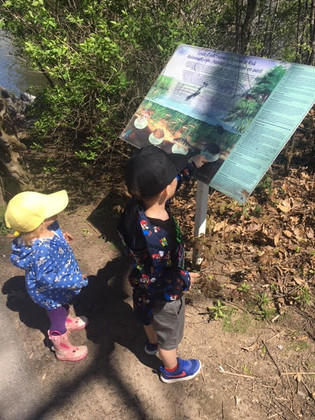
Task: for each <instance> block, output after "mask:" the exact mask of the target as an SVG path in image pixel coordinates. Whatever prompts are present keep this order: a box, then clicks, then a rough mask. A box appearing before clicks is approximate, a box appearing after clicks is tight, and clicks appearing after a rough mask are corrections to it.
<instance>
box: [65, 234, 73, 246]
mask: <svg viewBox="0 0 315 420" xmlns="http://www.w3.org/2000/svg"><path fill="white" fill-rule="evenodd" d="M63 236H64V238H65V240H66V241H67V242H68V243H69V242H72V241H73V236H72V235H70V233H68V232H65V233H64V234H63Z"/></svg>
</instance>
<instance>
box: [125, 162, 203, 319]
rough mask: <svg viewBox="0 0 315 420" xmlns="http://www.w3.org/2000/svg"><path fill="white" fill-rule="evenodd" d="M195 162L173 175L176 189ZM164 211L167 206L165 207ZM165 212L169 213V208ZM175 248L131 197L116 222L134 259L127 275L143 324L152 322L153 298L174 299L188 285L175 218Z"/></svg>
mask: <svg viewBox="0 0 315 420" xmlns="http://www.w3.org/2000/svg"><path fill="white" fill-rule="evenodd" d="M194 169H195V164H194V163H193V162H189V163H188V165H187V166H186V168H185V169H184V170H183V171H182V172H181V173H180V174H179V175H178V176H177V179H178V184H177V189H178V188H179V187H180V185H181V183H182V181H183V180H189V179H190V178H191V175H192V173H193V171H194ZM167 210H168V209H167ZM168 213H169V215H170V217H173V216H171V214H170V212H169V210H168ZM173 220H174V223H175V228H176V247H175V251H174V250H173V252H171V251H172V250H171V249H170V246H169V241H168V235H169V233H168V232H167V231H165V230H164V229H162V228H161V227H159V226H155V225H154V224H152V223H151V222H150V220H149V219H148V217H147V216H146V215H145V212H144V209H143V207H142V203H141V201H139V200H138V199H136V198H134V197H133V198H132V199H131V200H129V202H128V203H127V206H126V208H125V210H124V212H123V214H122V217H121V219H120V222H119V224H118V233H119V234H120V237H121V239H122V241H123V244H124V246H125V248H126V251H127V252H128V254H129V255H131V256H132V257H133V259H134V264H133V267H132V269H131V272H130V275H129V281H130V283H131V286H132V287H133V304H134V312H135V313H136V315H137V316H138V318H139V319H140V320H141V321H142V323H143V324H146V325H149V324H151V323H152V314H153V306H154V303H155V300H156V299H158V300H165V301H172V300H177V299H178V298H179V297H180V296H181V295H182V293H183V291H186V290H188V289H189V287H190V276H189V273H188V271H186V270H185V262H184V244H183V242H182V238H181V233H180V229H179V227H178V225H177V223H176V221H175V219H173Z"/></svg>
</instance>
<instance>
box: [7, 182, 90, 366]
mask: <svg viewBox="0 0 315 420" xmlns="http://www.w3.org/2000/svg"><path fill="white" fill-rule="evenodd" d="M67 205H68V195H67V192H66V191H65V190H62V191H58V192H55V193H53V194H41V193H37V192H33V191H25V192H22V193H19V194H17V195H16V196H14V197H13V198H12V199H11V200H10V201H9V203H8V207H7V209H6V213H5V222H6V225H7V226H8V227H10V228H12V229H14V230H16V231H18V233H19V235H18V237H17V238H15V240H14V241H13V243H12V254H11V257H10V260H11V262H12V263H13V264H14V265H16V266H17V267H19V268H21V269H22V270H25V282H26V288H27V291H28V294H29V295H30V297H31V299H32V300H33V301H34V302H35V303H37V304H38V305H40V306H41V307H42V308H44V309H45V310H46V314H47V315H48V318H49V320H50V328H49V330H48V337H49V339H50V340H51V341H52V343H53V346H54V347H53V349H54V351H55V354H56V357H57V359H58V360H63V361H64V360H68V361H72V362H77V361H79V360H82V359H84V358H85V357H86V356H87V354H88V349H87V347H86V346H79V347H77V346H73V345H72V344H71V343H70V341H69V332H70V331H73V330H80V329H82V328H85V326H86V325H87V323H88V320H87V318H86V317H72V316H70V315H69V304H70V303H71V301H72V300H73V298H74V297H75V296H76V295H77V294H78V293H79V292H80V290H81V288H82V287H84V286H86V285H87V283H88V280H87V278H85V277H84V276H83V275H82V273H81V271H80V268H79V266H78V263H77V261H76V259H75V257H74V255H73V252H72V249H71V247H70V246H69V245H68V242H69V241H71V240H72V239H73V238H72V237H71V235H69V234H67V233H65V234H64V235H63V233H62V232H61V229H60V228H59V225H58V222H57V214H58V213H60V212H61V211H62V210H64V209H65V208H66V207H67Z"/></svg>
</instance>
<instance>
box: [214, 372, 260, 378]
mask: <svg viewBox="0 0 315 420" xmlns="http://www.w3.org/2000/svg"><path fill="white" fill-rule="evenodd" d="M220 373H224V374H225V375H232V376H239V377H241V378H247V379H258V377H257V376H250V375H243V374H242V373H234V372H229V371H228V370H220Z"/></svg>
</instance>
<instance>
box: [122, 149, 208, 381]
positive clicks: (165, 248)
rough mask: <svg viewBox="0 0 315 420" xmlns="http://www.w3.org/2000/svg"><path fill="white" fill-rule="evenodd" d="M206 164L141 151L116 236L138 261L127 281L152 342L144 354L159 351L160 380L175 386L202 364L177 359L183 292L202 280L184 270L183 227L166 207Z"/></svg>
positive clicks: (129, 168)
mask: <svg viewBox="0 0 315 420" xmlns="http://www.w3.org/2000/svg"><path fill="white" fill-rule="evenodd" d="M205 162H206V160H205V158H204V157H203V156H201V155H198V156H194V157H193V158H192V159H191V161H189V162H188V158H187V157H186V156H184V155H180V154H168V153H166V152H165V151H164V150H162V149H159V148H157V147H155V146H147V147H144V148H142V149H140V150H138V151H137V152H136V153H135V154H134V155H133V156H132V157H131V159H130V160H129V161H128V162H127V165H126V168H125V182H126V185H127V188H128V190H129V192H130V194H131V195H132V198H131V200H130V201H129V202H128V204H127V206H126V208H125V210H124V213H123V215H122V217H121V220H120V222H119V226H118V232H119V233H120V236H121V238H122V240H123V242H124V244H125V245H126V247H127V249H128V250H129V252H130V254H131V256H132V257H133V258H134V265H133V268H132V270H131V273H130V276H129V280H130V283H131V285H132V287H133V304H134V311H135V313H136V315H137V316H138V318H139V319H140V320H141V322H142V323H143V326H144V330H145V333H146V335H147V338H148V342H147V343H146V345H145V352H146V353H147V354H150V355H154V354H156V353H157V352H158V351H159V353H160V356H161V358H162V360H163V364H164V367H161V368H160V370H161V380H162V381H163V382H165V383H172V382H177V381H183V380H188V379H192V378H194V377H195V376H196V375H197V374H198V373H199V371H200V369H201V363H200V361H199V360H182V359H180V358H178V357H177V346H178V345H179V343H180V342H181V340H182V337H183V331H184V319H185V299H184V296H183V292H185V291H187V290H189V289H190V286H191V284H192V283H193V282H194V280H195V279H196V278H197V277H198V276H199V275H198V274H196V273H188V272H187V271H186V270H185V268H184V246H183V242H182V239H181V234H180V229H179V227H178V225H177V224H176V221H175V220H174V218H173V217H172V216H171V213H170V211H169V209H168V200H169V199H170V198H172V197H173V195H174V194H175V192H176V190H177V189H178V188H179V186H180V184H181V182H182V180H184V179H189V178H190V177H191V175H192V172H193V170H194V169H195V168H196V167H200V166H202V165H203V163H205Z"/></svg>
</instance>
